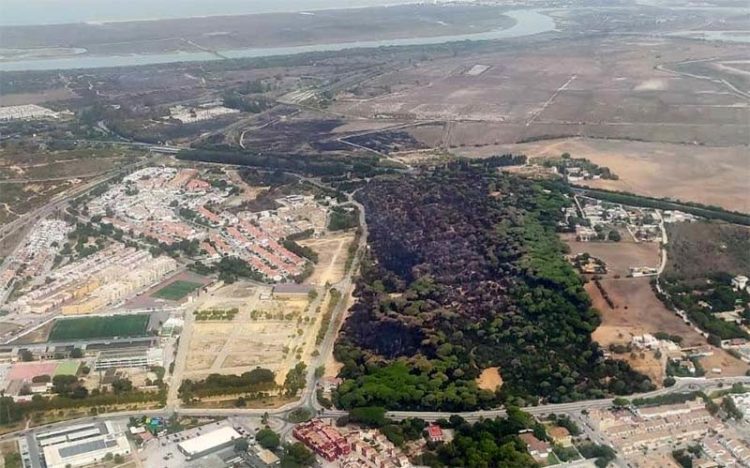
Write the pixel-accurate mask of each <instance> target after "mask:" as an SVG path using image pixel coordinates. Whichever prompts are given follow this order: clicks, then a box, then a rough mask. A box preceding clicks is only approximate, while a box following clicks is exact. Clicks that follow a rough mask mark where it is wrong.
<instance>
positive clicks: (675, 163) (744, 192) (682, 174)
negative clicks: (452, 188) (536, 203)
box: [459, 138, 750, 213]
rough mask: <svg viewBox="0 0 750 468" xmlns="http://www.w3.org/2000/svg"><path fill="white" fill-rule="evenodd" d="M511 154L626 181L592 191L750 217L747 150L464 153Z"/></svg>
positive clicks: (606, 147) (582, 147)
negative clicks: (600, 169) (572, 161)
mask: <svg viewBox="0 0 750 468" xmlns="http://www.w3.org/2000/svg"><path fill="white" fill-rule="evenodd" d="M506 152H512V153H523V154H526V155H528V156H531V157H535V156H560V155H561V154H562V153H566V152H567V153H570V154H571V155H572V156H573V157H576V158H587V159H590V160H591V161H593V162H594V163H596V164H598V165H600V166H607V167H609V168H610V169H612V171H613V172H614V173H615V174H617V175H618V176H619V177H620V179H619V180H592V181H586V184H587V185H589V186H591V187H594V188H603V189H608V190H622V191H626V192H632V193H637V194H640V195H647V196H651V197H671V198H675V199H678V200H683V201H694V202H699V203H704V204H708V205H718V206H721V207H723V208H726V209H729V210H736V211H743V212H747V213H750V184H748V180H750V157H749V156H748V154H749V153H748V148H747V146H735V147H707V146H697V145H681V144H671V143H646V142H637V141H622V140H595V139H588V138H566V139H559V140H549V141H540V142H534V143H525V144H519V145H498V146H493V147H485V148H476V149H466V150H462V151H459V153H461V154H466V155H473V156H485V155H491V154H502V153H506Z"/></svg>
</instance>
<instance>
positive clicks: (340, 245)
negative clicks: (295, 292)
mask: <svg viewBox="0 0 750 468" xmlns="http://www.w3.org/2000/svg"><path fill="white" fill-rule="evenodd" d="M353 239H354V234H353V233H351V232H346V233H330V234H327V235H325V236H322V237H319V238H317V239H307V240H302V241H299V243H300V244H301V245H304V246H305V247H310V248H312V249H313V250H314V251H315V252H316V253H317V254H318V264H317V265H316V266H315V272H313V274H312V275H311V276H310V278H308V279H307V281H306V283H308V284H315V285H324V284H326V283H331V284H333V283H336V282H338V281H340V280H341V279H342V278H343V277H344V273H345V272H344V267H345V266H346V258H347V255H348V252H347V248H348V247H349V244H350V243H351V242H352V240H353Z"/></svg>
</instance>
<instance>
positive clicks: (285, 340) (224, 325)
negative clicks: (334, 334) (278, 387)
mask: <svg viewBox="0 0 750 468" xmlns="http://www.w3.org/2000/svg"><path fill="white" fill-rule="evenodd" d="M267 293H268V288H267V287H255V286H249V284H247V283H243V282H239V283H235V284H232V285H228V286H224V287H222V288H220V289H218V290H217V291H215V292H213V293H212V294H211V295H210V296H209V297H204V298H203V299H201V303H200V305H199V309H200V310H206V309H231V308H237V309H238V310H239V312H238V314H237V315H236V316H235V318H234V319H233V320H232V321H231V322H224V321H209V322H195V323H194V324H193V325H192V327H193V332H192V337H191V340H190V343H189V348H188V358H187V365H186V370H185V377H186V378H190V379H201V378H205V376H206V375H208V374H210V373H218V374H241V373H243V372H246V371H249V370H251V369H254V368H255V367H258V366H260V367H263V368H266V369H270V370H272V371H274V372H276V374H277V383H280V384H282V383H283V381H284V378H285V377H286V373H287V371H288V370H289V368H291V367H293V366H294V365H295V364H296V362H297V359H296V356H297V350H298V349H299V347H300V346H301V344H302V343H303V342H308V341H309V340H314V336H313V335H312V333H313V330H312V326H311V324H312V323H313V322H312V320H307V321H306V320H304V319H303V318H302V317H303V314H304V313H305V311H306V310H307V306H308V302H309V301H308V299H307V298H299V299H288V300H279V299H264V300H261V299H260V295H261V294H264V295H265V294H267ZM298 330H302V332H303V333H302V335H300V334H299V332H298Z"/></svg>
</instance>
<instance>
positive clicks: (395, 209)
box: [335, 163, 653, 411]
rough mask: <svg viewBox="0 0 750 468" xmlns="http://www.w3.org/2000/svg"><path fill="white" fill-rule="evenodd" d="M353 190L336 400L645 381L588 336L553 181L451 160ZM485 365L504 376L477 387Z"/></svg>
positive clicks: (484, 402)
mask: <svg viewBox="0 0 750 468" xmlns="http://www.w3.org/2000/svg"><path fill="white" fill-rule="evenodd" d="M357 198H358V200H359V201H360V202H361V203H362V204H363V205H364V207H365V212H366V217H367V224H368V226H369V230H370V238H369V240H370V248H371V250H370V253H369V255H368V256H366V258H365V259H364V261H363V263H362V269H361V276H360V279H359V280H358V284H357V288H356V291H355V294H356V296H358V299H359V300H358V301H357V303H356V304H355V305H354V306H353V307H352V310H351V313H350V315H349V318H348V319H347V321H346V323H345V324H344V326H343V329H342V333H341V335H340V337H339V340H338V342H337V345H336V349H335V355H336V358H337V359H338V360H339V361H340V362H342V363H343V364H344V367H343V369H342V371H341V376H342V377H344V378H345V381H344V383H343V384H342V385H341V386H340V387H339V389H338V391H337V393H336V394H335V402H336V403H337V405H338V406H340V407H343V408H352V407H359V406H366V405H374V406H384V407H388V408H402V409H441V410H448V411H456V410H470V409H476V408H483V407H490V406H494V405H497V404H498V403H501V402H504V403H518V404H526V403H537V402H538V401H540V399H541V400H545V401H549V402H566V401H573V400H579V399H586V398H599V397H603V396H605V395H607V394H628V393H632V392H634V391H645V390H649V389H652V388H653V385H652V383H651V382H650V381H649V380H648V379H647V378H646V377H644V376H643V375H641V374H639V373H637V372H635V371H633V370H632V369H631V368H630V367H629V366H628V365H627V364H626V363H624V362H620V361H615V360H607V359H604V357H603V354H602V350H601V348H600V347H599V346H598V345H597V344H596V343H593V342H592V341H591V338H590V334H591V332H592V331H593V330H594V329H595V328H596V326H597V325H598V324H599V317H598V315H597V313H596V311H595V310H593V309H592V308H591V304H590V300H589V298H588V296H587V295H586V293H585V291H584V290H583V287H582V286H583V283H582V280H581V278H580V277H579V276H578V275H577V274H576V273H575V271H574V270H573V268H572V267H571V266H570V265H569V264H568V263H567V262H566V261H565V260H564V259H563V244H562V243H561V241H560V240H559V239H558V237H557V235H556V233H555V226H556V225H557V223H558V222H559V221H560V220H561V218H562V211H561V209H562V207H564V206H566V205H567V204H568V203H569V199H568V198H567V195H566V194H564V193H563V192H562V189H560V188H559V185H558V186H553V185H549V186H542V185H541V183H538V182H532V181H526V180H522V179H518V178H515V177H512V176H508V175H497V173H496V172H495V171H494V170H491V169H489V168H486V167H476V166H470V165H468V164H466V163H454V164H451V165H449V166H447V167H444V168H440V169H437V170H435V171H433V172H430V173H425V174H422V175H418V176H408V175H401V176H392V177H387V178H386V177H383V178H379V179H374V180H373V181H371V182H370V183H369V184H368V185H367V186H366V187H365V188H363V189H362V190H361V191H360V192H358V193H357ZM492 366H498V367H499V368H500V372H501V373H502V377H503V381H504V385H503V386H502V388H501V389H500V390H498V391H495V392H493V391H490V390H482V389H479V388H478V387H477V384H476V383H475V379H476V378H477V377H478V375H479V374H480V372H481V370H482V369H484V368H487V367H492Z"/></svg>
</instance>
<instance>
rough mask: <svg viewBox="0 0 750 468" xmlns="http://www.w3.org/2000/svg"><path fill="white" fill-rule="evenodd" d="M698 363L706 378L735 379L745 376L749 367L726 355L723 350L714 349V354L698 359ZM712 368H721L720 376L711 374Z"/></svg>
mask: <svg viewBox="0 0 750 468" xmlns="http://www.w3.org/2000/svg"><path fill="white" fill-rule="evenodd" d="M700 363H701V365H702V366H703V368H704V369H705V370H706V377H708V378H709V379H710V378H715V379H716V378H719V377H737V376H742V375H745V372H747V370H748V369H750V366H749V365H748V364H747V363H745V362H742V361H740V360H739V359H737V358H735V357H734V356H732V355H731V354H729V353H727V352H726V351H724V350H723V349H718V348H714V354H713V355H711V356H706V357H703V358H701V359H700ZM714 367H719V368H721V374H716V373H714V372H711V369H713V368H714Z"/></svg>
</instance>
